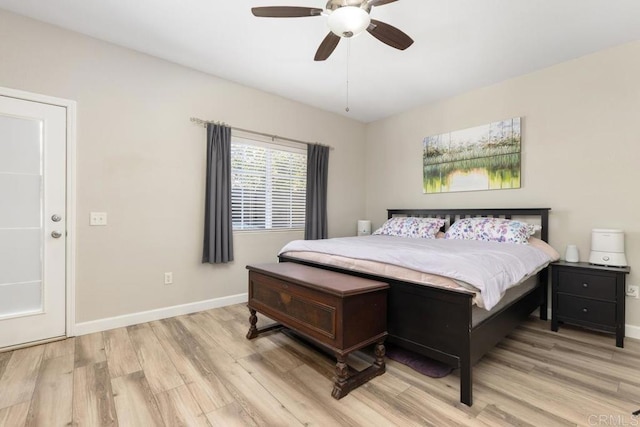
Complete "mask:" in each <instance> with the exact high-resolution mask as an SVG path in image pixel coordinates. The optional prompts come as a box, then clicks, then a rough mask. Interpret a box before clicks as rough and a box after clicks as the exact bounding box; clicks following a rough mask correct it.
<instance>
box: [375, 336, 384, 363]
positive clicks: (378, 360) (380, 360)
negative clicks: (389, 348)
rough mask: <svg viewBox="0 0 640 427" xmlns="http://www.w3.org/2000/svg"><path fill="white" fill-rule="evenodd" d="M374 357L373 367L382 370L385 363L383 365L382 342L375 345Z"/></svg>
mask: <svg viewBox="0 0 640 427" xmlns="http://www.w3.org/2000/svg"><path fill="white" fill-rule="evenodd" d="M375 355H376V361H375V362H374V365H376V366H377V367H379V368H380V369H382V370H384V368H385V363H384V355H385V348H384V341H381V342H379V343H376V348H375Z"/></svg>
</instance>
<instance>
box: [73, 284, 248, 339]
mask: <svg viewBox="0 0 640 427" xmlns="http://www.w3.org/2000/svg"><path fill="white" fill-rule="evenodd" d="M247 298H248V295H247V294H246V293H244V294H238V295H231V296H228V297H222V298H214V299H210V300H205V301H198V302H192V303H189V304H182V305H174V306H172V307H164V308H158V309H155V310H149V311H142V312H139V313H131V314H125V315H122V316H116V317H108V318H106V319H98V320H92V321H90V322H82V323H76V324H75V334H76V335H86V334H92V333H94V332H101V331H106V330H109V329H115V328H122V327H124V326H131V325H137V324H139V323H145V322H151V321H153V320H160V319H166V318H168V317H175V316H180V315H183V314H190V313H197V312H198V311H204V310H210V309H212V308H218V307H225V306H227V305H233V304H240V303H243V302H247Z"/></svg>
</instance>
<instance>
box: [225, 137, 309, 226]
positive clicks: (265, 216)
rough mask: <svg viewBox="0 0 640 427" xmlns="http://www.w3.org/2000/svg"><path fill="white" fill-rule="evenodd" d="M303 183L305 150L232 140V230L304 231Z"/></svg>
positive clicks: (305, 161) (304, 188) (304, 187)
mask: <svg viewBox="0 0 640 427" xmlns="http://www.w3.org/2000/svg"><path fill="white" fill-rule="evenodd" d="M306 180H307V154H306V150H304V149H300V148H294V147H288V146H281V145H276V144H269V143H264V142H258V141H248V140H244V139H240V138H233V139H232V142H231V181H232V183H231V211H232V221H233V229H234V230H275V229H277V230H284V229H304V222H305V197H306Z"/></svg>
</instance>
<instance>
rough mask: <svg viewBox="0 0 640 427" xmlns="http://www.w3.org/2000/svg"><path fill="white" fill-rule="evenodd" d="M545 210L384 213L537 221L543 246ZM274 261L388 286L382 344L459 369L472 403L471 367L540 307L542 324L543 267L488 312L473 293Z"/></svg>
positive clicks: (463, 394)
mask: <svg viewBox="0 0 640 427" xmlns="http://www.w3.org/2000/svg"><path fill="white" fill-rule="evenodd" d="M549 211H550V209H549V208H525V209H522V208H518V209H389V210H388V218H392V217H395V216H405V217H406V216H410V217H427V218H442V219H445V220H446V221H447V224H453V223H454V221H456V220H458V219H464V218H471V217H491V218H505V219H516V218H517V219H520V218H523V219H525V220H526V221H527V222H531V221H532V220H533V221H535V222H537V223H538V224H539V225H540V226H541V229H540V231H539V233H540V234H539V237H540V239H541V240H543V241H545V242H548V237H549ZM279 260H280V262H296V263H300V264H305V265H311V266H314V267H318V268H323V269H327V270H333V271H339V272H341V273H345V274H351V275H355V276H360V277H366V278H370V279H374V280H381V281H385V282H388V283H389V285H390V289H389V294H388V301H387V306H388V309H387V328H388V333H389V336H388V339H387V341H388V342H390V343H392V344H395V345H397V346H400V347H403V348H406V349H408V350H411V351H415V352H417V353H420V354H423V355H425V356H428V357H431V358H433V359H435V360H439V361H441V362H443V363H446V364H448V365H450V366H452V367H454V368H458V369H460V401H461V402H462V403H464V404H466V405H468V406H471V405H472V404H473V395H472V389H473V387H472V366H473V365H474V364H475V363H476V362H477V361H478V360H480V358H481V357H482V356H483V355H484V354H485V353H487V352H488V351H489V350H491V349H492V348H493V347H494V346H495V345H496V344H497V343H498V342H500V341H501V340H502V339H503V338H504V337H505V336H506V335H507V334H509V333H510V332H511V331H512V330H513V329H514V328H515V327H516V326H518V324H519V323H520V322H522V321H523V320H524V319H526V318H527V317H528V316H529V315H531V313H532V312H533V311H534V310H536V309H538V308H539V309H540V319H543V320H547V283H548V269H547V268H543V269H542V270H540V271H539V272H538V273H537V274H535V275H534V276H532V277H530V278H528V279H527V280H526V281H524V282H523V283H522V284H520V285H519V286H516V287H513V288H511V289H509V290H508V291H507V292H506V294H505V296H504V297H503V298H502V299H501V300H500V302H499V303H498V304H497V305H496V306H495V307H493V308H492V309H491V310H490V311H487V310H484V309H481V308H479V307H476V306H474V305H473V304H472V300H473V298H474V294H473V293H471V292H469V291H464V290H459V289H449V288H442V287H434V286H426V285H417V284H416V283H415V282H412V281H407V280H401V279H397V278H393V277H388V276H380V275H372V274H369V273H363V272H360V271H354V270H351V269H345V268H342V267H336V266H332V265H328V264H324V263H318V262H314V261H309V260H304V259H300V258H296V257H295V256H291V255H290V254H286V253H285V254H281V255H280V256H279Z"/></svg>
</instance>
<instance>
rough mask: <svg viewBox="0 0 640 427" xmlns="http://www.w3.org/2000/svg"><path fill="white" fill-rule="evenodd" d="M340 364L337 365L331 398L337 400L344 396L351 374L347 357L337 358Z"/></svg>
mask: <svg viewBox="0 0 640 427" xmlns="http://www.w3.org/2000/svg"><path fill="white" fill-rule="evenodd" d="M336 357H337V359H338V363H336V378H335V381H334V382H333V391H332V392H331V396H333V397H334V398H335V399H340V398H341V397H343V396H344V394H343V392H344V387H345V385H346V384H347V378H348V374H349V367H348V366H347V356H346V355H345V356H336Z"/></svg>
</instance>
